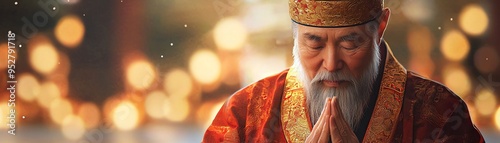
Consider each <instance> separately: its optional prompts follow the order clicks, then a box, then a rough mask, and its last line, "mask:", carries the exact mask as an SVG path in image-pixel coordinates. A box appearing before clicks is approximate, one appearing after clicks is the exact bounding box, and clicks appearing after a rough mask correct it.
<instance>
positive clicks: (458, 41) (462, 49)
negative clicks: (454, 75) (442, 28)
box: [441, 30, 470, 61]
mask: <svg viewBox="0 0 500 143" xmlns="http://www.w3.org/2000/svg"><path fill="white" fill-rule="evenodd" d="M469 50H470V45H469V41H468V40H467V38H466V37H465V35H463V34H462V33H461V32H460V31H458V30H452V31H449V32H447V33H446V34H445V35H444V36H443V39H441V53H443V55H444V57H445V58H447V59H448V60H451V61H461V60H463V59H464V58H465V56H467V54H468V53H469Z"/></svg>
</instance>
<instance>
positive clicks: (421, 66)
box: [408, 56, 435, 78]
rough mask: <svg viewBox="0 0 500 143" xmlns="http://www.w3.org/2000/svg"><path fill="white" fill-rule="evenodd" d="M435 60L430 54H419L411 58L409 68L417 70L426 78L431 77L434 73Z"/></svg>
mask: <svg viewBox="0 0 500 143" xmlns="http://www.w3.org/2000/svg"><path fill="white" fill-rule="evenodd" d="M434 68H435V65H434V62H433V61H432V59H431V58H430V57H429V56H417V57H412V58H410V61H409V62H408V69H410V70H413V71H415V72H417V73H418V74H420V75H422V76H423V77H426V78H431V77H432V75H433V74H434Z"/></svg>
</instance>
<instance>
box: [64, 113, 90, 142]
mask: <svg viewBox="0 0 500 143" xmlns="http://www.w3.org/2000/svg"><path fill="white" fill-rule="evenodd" d="M61 130H62V133H63V135H64V136H65V137H66V138H68V139H70V140H77V139H79V138H81V137H82V136H83V134H84V133H85V126H84V124H83V121H82V119H81V118H80V117H78V116H75V115H72V114H70V115H68V116H66V117H65V118H64V120H63V122H62V125H61Z"/></svg>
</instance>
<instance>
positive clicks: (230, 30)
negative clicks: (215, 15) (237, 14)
mask: <svg viewBox="0 0 500 143" xmlns="http://www.w3.org/2000/svg"><path fill="white" fill-rule="evenodd" d="M246 39H247V30H246V29H245V26H244V25H243V24H242V23H241V22H240V21H238V19H236V18H224V19H221V20H220V21H219V22H218V23H217V25H216V26H215V28H214V40H215V44H217V47H219V48H220V49H223V50H237V49H241V47H242V46H243V44H244V43H245V41H246Z"/></svg>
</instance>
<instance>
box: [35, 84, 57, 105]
mask: <svg viewBox="0 0 500 143" xmlns="http://www.w3.org/2000/svg"><path fill="white" fill-rule="evenodd" d="M37 97H38V98H37V101H38V104H39V105H40V106H42V107H43V108H47V109H48V108H49V107H50V103H51V102H52V101H53V100H54V99H56V98H59V97H61V91H60V90H59V87H58V86H57V85H56V84H55V83H54V82H51V81H48V82H44V83H42V84H41V85H40V94H39V95H38V96H37Z"/></svg>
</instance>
